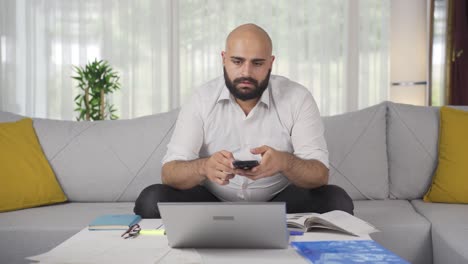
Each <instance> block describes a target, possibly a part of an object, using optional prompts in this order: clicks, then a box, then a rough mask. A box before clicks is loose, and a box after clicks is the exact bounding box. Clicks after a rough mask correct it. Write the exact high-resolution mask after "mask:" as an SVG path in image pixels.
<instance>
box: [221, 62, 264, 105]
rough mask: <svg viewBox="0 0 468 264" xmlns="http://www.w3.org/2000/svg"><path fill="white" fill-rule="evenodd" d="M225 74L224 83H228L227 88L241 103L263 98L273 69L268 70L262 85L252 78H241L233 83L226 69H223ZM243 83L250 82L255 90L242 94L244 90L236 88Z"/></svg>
mask: <svg viewBox="0 0 468 264" xmlns="http://www.w3.org/2000/svg"><path fill="white" fill-rule="evenodd" d="M223 72H224V82H225V83H226V87H227V88H228V89H229V92H231V94H232V95H233V96H234V97H235V98H237V99H239V100H241V101H247V100H252V99H256V98H260V97H261V96H262V94H263V92H264V91H265V90H266V88H267V87H268V82H269V81H270V73H271V69H269V70H268V74H267V76H266V77H265V79H263V81H261V82H260V84H259V83H258V81H257V80H255V79H254V78H252V77H240V78H236V79H234V81H231V79H229V76H228V75H227V72H226V68H225V67H223ZM243 81H248V82H250V83H251V84H252V85H253V86H254V88H253V89H252V90H251V91H250V92H247V93H245V92H241V91H240V89H242V88H236V86H237V85H239V84H240V85H242V84H241V83H242V82H243Z"/></svg>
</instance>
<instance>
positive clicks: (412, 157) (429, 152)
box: [387, 102, 439, 199]
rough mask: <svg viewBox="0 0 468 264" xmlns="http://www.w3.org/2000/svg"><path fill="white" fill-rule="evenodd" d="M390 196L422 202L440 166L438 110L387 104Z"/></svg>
mask: <svg viewBox="0 0 468 264" xmlns="http://www.w3.org/2000/svg"><path fill="white" fill-rule="evenodd" d="M387 118H388V120H387V126H388V128H387V129H388V131H387V139H388V144H387V148H388V164H389V176H390V197H391V198H395V199H421V198H422V196H423V195H424V193H425V192H426V191H427V188H428V186H429V185H430V183H431V177H432V174H433V172H434V170H435V168H436V165H437V138H438V126H439V125H438V124H439V121H438V120H439V109H438V108H436V107H424V106H413V105H404V104H396V103H390V102H389V103H388V117H387Z"/></svg>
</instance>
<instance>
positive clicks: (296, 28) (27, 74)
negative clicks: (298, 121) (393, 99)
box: [0, 0, 390, 120]
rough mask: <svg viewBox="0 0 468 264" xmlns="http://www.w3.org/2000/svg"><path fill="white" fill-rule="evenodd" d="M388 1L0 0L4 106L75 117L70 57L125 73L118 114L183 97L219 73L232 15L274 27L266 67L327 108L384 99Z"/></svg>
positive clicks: (167, 105) (175, 103) (155, 109)
mask: <svg viewBox="0 0 468 264" xmlns="http://www.w3.org/2000/svg"><path fill="white" fill-rule="evenodd" d="M389 13H390V0H385V1H373V0H350V1H348V0H293V1H286V0H284V1H267V0H257V1H251V0H249V1H246V0H238V1H219V0H178V1H171V0H160V1H151V0H139V1H131V0H120V1H112V0H93V1H91V0H80V1H62V0H54V1H53V0H17V1H14V0H0V110H2V111H10V112H14V113H18V114H23V115H27V116H34V117H47V118H55V119H65V120H73V119H75V116H76V113H75V112H74V111H73V108H74V103H73V98H74V97H75V96H76V94H77V92H78V89H77V88H76V83H75V81H74V80H72V79H71V77H70V76H72V75H73V71H72V65H85V64H86V63H87V62H88V61H90V60H94V58H97V59H105V60H107V61H109V63H110V64H111V65H112V66H113V67H114V68H115V69H116V70H117V71H118V72H119V73H120V74H121V84H122V89H121V90H120V91H117V92H115V93H114V94H113V95H112V98H111V101H112V103H113V104H114V105H115V106H116V108H117V109H118V115H119V116H120V118H133V117H138V116H143V115H149V114H153V113H159V112H164V111H168V110H171V109H174V108H177V107H179V106H180V105H181V104H183V103H184V102H186V100H187V99H188V98H189V97H190V95H191V93H192V91H193V89H195V88H196V87H198V86H199V85H201V84H202V83H204V82H206V81H208V80H210V79H211V78H214V77H217V76H219V75H221V74H222V65H221V55H220V53H221V51H222V50H223V49H224V40H225V37H226V35H227V34H228V33H229V31H230V30H232V29H233V28H234V27H236V26H237V25H240V24H243V23H256V24H258V25H260V26H262V27H263V28H265V29H266V30H267V32H269V34H270V36H271V38H272V40H273V46H274V47H273V52H274V55H276V58H277V59H276V61H275V63H274V66H273V69H272V71H273V73H274V74H279V75H284V76H286V77H289V78H290V79H292V80H295V81H297V82H299V83H301V84H303V85H305V86H306V87H308V88H309V89H310V90H311V91H312V93H313V94H314V96H315V98H316V101H317V103H318V105H319V107H320V110H321V112H322V114H324V115H332V114H339V113H343V112H347V111H352V110H357V109H360V108H363V107H366V106H370V105H373V104H376V103H379V102H381V101H383V100H386V99H387V94H388V88H389V78H388V71H389V67H388V64H389V59H388V58H389V56H388V52H389V28H388V27H389V21H390V18H389Z"/></svg>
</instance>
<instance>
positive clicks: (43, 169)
mask: <svg viewBox="0 0 468 264" xmlns="http://www.w3.org/2000/svg"><path fill="white" fill-rule="evenodd" d="M0 182H1V184H0V212H6V211H12V210H17V209H23V208H29V207H34V206H39V205H46V204H53V203H59V202H64V201H66V200H67V197H66V196H65V194H64V193H63V191H62V189H61V188H60V185H59V183H58V182H57V179H56V178H55V175H54V172H53V171H52V169H51V167H50V166H49V163H48V161H47V159H46V158H45V156H44V153H43V152H42V149H41V146H40V144H39V141H38V139H37V137H36V133H35V132H34V128H33V126H32V120H31V119H30V118H25V119H22V120H20V121H18V122H12V123H0Z"/></svg>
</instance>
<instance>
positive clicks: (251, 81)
mask: <svg viewBox="0 0 468 264" xmlns="http://www.w3.org/2000/svg"><path fill="white" fill-rule="evenodd" d="M245 81H248V82H250V83H252V84H254V85H255V86H258V82H257V80H255V79H254V78H252V77H240V78H236V79H234V81H233V82H232V83H233V84H234V85H237V84H239V83H242V82H245Z"/></svg>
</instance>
